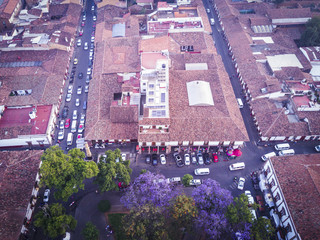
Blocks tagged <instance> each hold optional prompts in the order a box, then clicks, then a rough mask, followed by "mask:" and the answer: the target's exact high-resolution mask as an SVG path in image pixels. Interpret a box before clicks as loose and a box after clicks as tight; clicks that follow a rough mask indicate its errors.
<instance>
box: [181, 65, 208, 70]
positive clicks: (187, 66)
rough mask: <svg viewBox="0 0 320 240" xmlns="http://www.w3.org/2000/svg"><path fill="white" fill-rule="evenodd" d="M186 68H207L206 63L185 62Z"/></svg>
mask: <svg viewBox="0 0 320 240" xmlns="http://www.w3.org/2000/svg"><path fill="white" fill-rule="evenodd" d="M185 67H186V70H208V64H207V63H186V64H185Z"/></svg>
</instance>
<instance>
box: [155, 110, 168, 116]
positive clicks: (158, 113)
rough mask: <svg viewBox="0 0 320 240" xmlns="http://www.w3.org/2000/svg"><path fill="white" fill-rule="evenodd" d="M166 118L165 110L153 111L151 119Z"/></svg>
mask: <svg viewBox="0 0 320 240" xmlns="http://www.w3.org/2000/svg"><path fill="white" fill-rule="evenodd" d="M165 116H166V110H153V111H152V117H165Z"/></svg>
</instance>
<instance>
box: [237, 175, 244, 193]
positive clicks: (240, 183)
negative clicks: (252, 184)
mask: <svg viewBox="0 0 320 240" xmlns="http://www.w3.org/2000/svg"><path fill="white" fill-rule="evenodd" d="M245 182H246V180H245V179H244V178H243V177H241V178H239V182H238V189H239V190H243V188H244V183H245Z"/></svg>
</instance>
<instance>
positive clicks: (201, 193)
mask: <svg viewBox="0 0 320 240" xmlns="http://www.w3.org/2000/svg"><path fill="white" fill-rule="evenodd" d="M192 196H193V198H194V200H195V203H196V206H197V207H198V211H199V215H198V219H197V220H196V223H197V226H198V227H199V228H201V229H203V230H204V232H205V233H206V235H207V238H210V239H219V237H220V236H221V234H222V233H223V232H224V231H225V230H226V229H227V228H228V221H227V219H226V217H225V212H226V209H227V207H228V205H229V204H230V203H231V202H232V199H233V198H232V196H231V193H230V191H228V190H226V189H223V188H221V186H220V184H219V183H218V182H216V181H215V180H212V179H210V178H209V179H206V180H204V181H203V184H201V185H200V186H198V187H197V188H195V189H194V190H193V192H192Z"/></svg>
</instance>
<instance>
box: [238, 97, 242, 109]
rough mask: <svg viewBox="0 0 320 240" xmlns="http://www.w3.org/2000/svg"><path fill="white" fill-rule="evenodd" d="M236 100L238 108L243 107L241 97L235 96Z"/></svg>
mask: <svg viewBox="0 0 320 240" xmlns="http://www.w3.org/2000/svg"><path fill="white" fill-rule="evenodd" d="M237 102H238V105H239V108H243V102H242V100H241V98H237Z"/></svg>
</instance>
